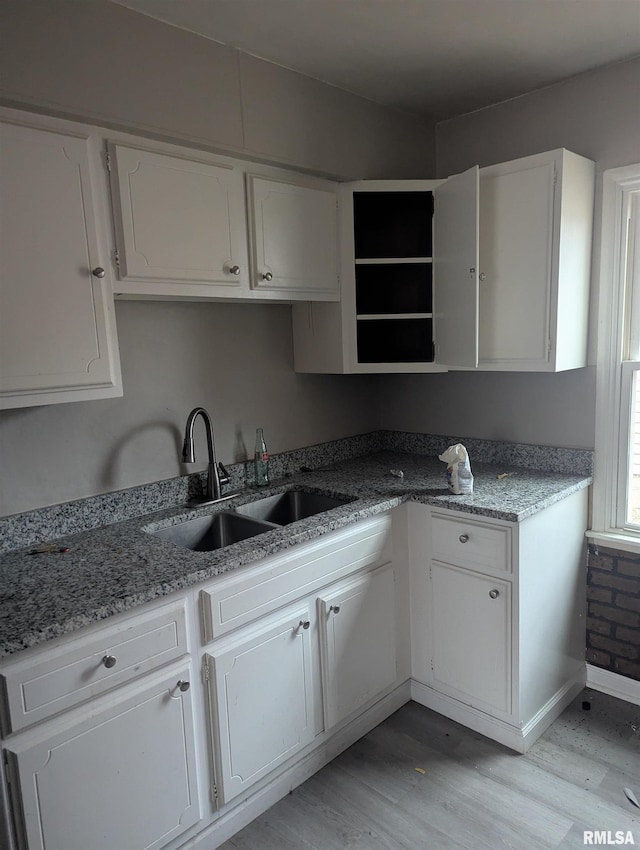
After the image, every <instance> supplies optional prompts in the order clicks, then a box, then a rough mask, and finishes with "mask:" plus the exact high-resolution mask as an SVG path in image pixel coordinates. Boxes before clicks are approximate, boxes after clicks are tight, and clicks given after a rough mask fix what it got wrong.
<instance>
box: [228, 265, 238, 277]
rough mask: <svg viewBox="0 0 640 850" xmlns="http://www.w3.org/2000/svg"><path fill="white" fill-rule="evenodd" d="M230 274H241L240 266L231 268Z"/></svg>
mask: <svg viewBox="0 0 640 850" xmlns="http://www.w3.org/2000/svg"><path fill="white" fill-rule="evenodd" d="M229 274H236V275H237V274H240V266H229Z"/></svg>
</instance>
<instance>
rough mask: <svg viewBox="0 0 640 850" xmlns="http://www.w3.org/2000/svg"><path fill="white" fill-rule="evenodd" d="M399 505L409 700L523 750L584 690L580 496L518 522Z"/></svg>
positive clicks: (583, 498) (583, 495) (583, 502)
mask: <svg viewBox="0 0 640 850" xmlns="http://www.w3.org/2000/svg"><path fill="white" fill-rule="evenodd" d="M409 508H410V514H409V516H410V519H409V528H410V549H411V666H412V678H413V683H412V697H413V699H415V700H416V701H417V702H419V703H421V704H422V705H426V706H427V707H429V708H432V709H434V710H435V711H438V712H440V713H441V714H444V715H446V716H447V717H450V718H452V719H453V720H456V721H457V722H459V723H462V724H463V725H465V726H468V727H470V728H472V729H475V730H477V731H478V732H481V733H482V734H483V735H487V736H488V737H490V738H493V739H495V740H497V741H500V742H501V743H503V744H505V745H506V746H508V747H511V748H512V749H514V750H517V751H518V752H526V750H527V749H528V748H529V747H530V746H531V744H532V743H533V742H534V741H535V740H536V739H537V738H538V737H539V735H541V734H542V732H543V731H544V730H545V729H546V728H547V727H548V726H549V725H550V724H551V723H552V722H553V720H555V718H556V717H558V715H559V714H560V713H561V712H562V710H563V709H564V708H565V707H566V706H567V705H568V703H569V702H570V701H571V700H572V699H573V698H574V697H575V696H576V695H577V694H578V693H579V691H580V689H581V688H582V687H583V686H584V682H585V676H586V667H585V662H584V628H585V599H586V591H585V564H586V551H585V541H584V529H585V528H586V520H587V490H581V491H578V492H576V493H574V494H573V495H571V496H569V497H567V498H566V499H563V500H562V501H560V502H556V503H555V504H553V505H550V506H549V507H548V508H546V509H544V510H542V511H539V512H538V513H536V514H534V515H532V516H530V517H527V518H526V519H524V520H522V521H521V522H517V523H515V522H514V523H511V522H505V521H501V520H493V519H488V518H483V517H479V516H474V515H471V514H464V513H461V512H459V511H447V510H442V509H440V508H437V509H436V508H429V507H426V506H424V505H418V504H411V505H409Z"/></svg>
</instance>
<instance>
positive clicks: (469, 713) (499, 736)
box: [411, 672, 584, 753]
mask: <svg viewBox="0 0 640 850" xmlns="http://www.w3.org/2000/svg"><path fill="white" fill-rule="evenodd" d="M583 687H584V672H582V674H581V675H580V676H579V678H578V679H576V680H572V681H570V682H567V684H566V685H565V686H564V687H562V688H561V689H560V690H559V691H557V692H556V693H555V694H554V695H553V697H551V699H550V700H548V702H546V703H545V705H543V706H542V708H541V709H540V711H538V713H537V714H536V715H534V717H532V718H531V719H530V720H529V721H528V722H527V723H525V724H523V725H522V726H521V727H520V726H514V725H513V724H511V723H507V722H506V721H505V720H499V719H498V718H496V717H491V715H489V714H485V712H484V711H479V710H478V709H477V708H473V707H472V706H470V705H465V704H464V703H461V702H458V700H456V699H453V698H452V697H449V696H446V695H445V694H441V693H439V692H438V691H435V690H434V689H433V688H430V687H428V686H427V685H423V684H422V683H421V682H416V681H415V680H412V682H411V699H413V700H415V701H416V702H418V703H420V705H424V706H426V707H427V708H431V709H433V711H437V712H438V713H439V714H443V715H444V716H445V717H448V718H449V719H450V720H455V721H456V723H461V724H462V725H463V726H466V727H467V728H469V729H473V730H474V731H476V732H480V734H481V735H485V736H486V737H487V738H491V739H492V740H493V741H498V743H500V744H504V746H505V747H509V749H511V750H515V751H516V752H517V753H526V752H527V750H528V749H529V747H530V746H531V745H532V744H533V743H534V742H535V741H536V740H537V739H538V738H539V737H540V735H542V733H543V732H544V731H545V729H547V728H548V727H549V726H550V725H551V724H552V723H553V721H554V720H555V719H556V718H557V717H559V716H560V714H562V712H563V711H564V710H565V708H566V707H567V706H568V705H569V703H570V702H571V701H572V700H573V699H574V698H575V697H576V696H577V695H578V694H579V693H580V691H581V690H582V688H583Z"/></svg>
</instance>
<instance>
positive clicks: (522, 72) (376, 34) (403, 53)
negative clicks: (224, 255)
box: [114, 0, 640, 120]
mask: <svg viewBox="0 0 640 850" xmlns="http://www.w3.org/2000/svg"><path fill="white" fill-rule="evenodd" d="M114 2H118V3H120V4H121V5H124V6H128V7H129V8H131V9H134V10H136V11H139V12H142V13H144V14H146V15H150V16H152V17H154V18H158V19H160V20H162V21H165V22H167V23H169V24H173V25H175V26H178V27H181V28H182V29H186V30H190V31H192V32H195V33H199V34H200V35H203V36H205V37H207V38H210V39H213V40H214V41H217V42H221V43H223V44H227V45H230V46H232V47H236V48H238V49H240V50H243V51H246V52H247V53H250V54H253V55H254V56H259V57H261V58H263V59H267V60H269V61H271V62H275V63H277V64H279V65H283V66H285V67H287V68H291V69H293V70H296V71H300V72H301V73H303V74H306V75H308V76H310V77H315V78H316V79H319V80H323V81H324V82H327V83H330V84H332V85H334V86H337V87H339V88H341V89H345V90H347V91H350V92H353V93H354V94H358V95H361V96H363V97H366V98H369V99H370V100H374V101H377V102H379V103H383V104H386V105H388V106H394V107H397V108H399V109H403V110H409V111H411V112H415V113H420V114H423V115H426V116H428V117H429V118H431V119H435V120H442V119H445V118H449V117H452V116H454V115H461V114H464V113H466V112H470V111H473V110H475V109H481V108H483V107H485V106H488V105H490V104H492V103H498V102H500V101H503V100H507V99H509V98H512V97H516V96H518V95H521V94H525V93H526V92H530V91H533V90H535V89H538V88H542V87H544V86H547V85H550V84H552V83H556V82H559V81H560V80H563V79H566V78H568V77H572V76H574V75H575V74H579V73H582V72H584V71H588V70H591V69H593V68H597V67H600V66H602V65H608V64H611V63H615V62H619V61H622V60H624V59H628V58H630V57H633V56H637V55H640V0H114ZM639 89H640V82H639Z"/></svg>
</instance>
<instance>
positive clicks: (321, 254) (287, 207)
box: [247, 175, 339, 300]
mask: <svg viewBox="0 0 640 850" xmlns="http://www.w3.org/2000/svg"><path fill="white" fill-rule="evenodd" d="M247 181H248V184H247V191H248V196H249V214H250V223H251V229H250V233H251V248H252V287H253V288H255V289H257V290H261V291H277V292H280V293H282V295H283V297H286V298H292V299H293V298H297V299H302V300H337V299H338V297H339V292H338V244H337V217H338V211H337V194H336V190H335V188H334V187H332V186H329V187H327V188H326V189H325V188H317V187H310V186H302V185H297V184H293V183H287V182H283V181H280V180H274V179H271V178H264V177H258V176H256V175H249V176H248V177H247Z"/></svg>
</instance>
